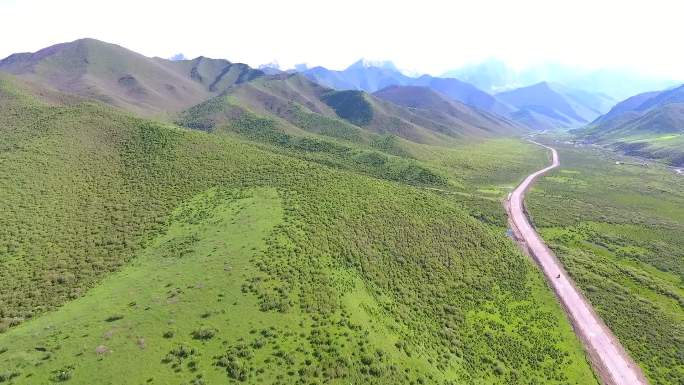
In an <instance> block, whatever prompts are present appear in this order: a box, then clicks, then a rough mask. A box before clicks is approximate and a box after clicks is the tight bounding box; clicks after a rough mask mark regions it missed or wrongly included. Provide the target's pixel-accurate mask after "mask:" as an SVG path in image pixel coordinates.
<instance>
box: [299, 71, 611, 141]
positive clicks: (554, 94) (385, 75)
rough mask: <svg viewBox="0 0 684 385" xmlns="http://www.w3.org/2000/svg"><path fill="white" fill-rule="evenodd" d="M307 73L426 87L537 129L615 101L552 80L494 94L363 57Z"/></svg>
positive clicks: (565, 124) (358, 82)
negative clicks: (343, 66) (342, 66)
mask: <svg viewBox="0 0 684 385" xmlns="http://www.w3.org/2000/svg"><path fill="white" fill-rule="evenodd" d="M495 72H496V71H493V73H495ZM302 74H303V75H304V76H306V77H308V78H310V79H311V80H313V81H315V82H317V83H319V84H323V85H326V86H328V87H331V88H335V89H340V90H346V89H356V90H364V91H367V92H371V93H372V92H376V91H380V90H382V89H383V88H386V87H391V86H420V87H427V88H430V89H432V90H433V91H436V92H438V93H440V94H442V95H444V96H446V97H448V98H449V99H451V100H452V101H456V102H460V103H463V104H466V105H468V106H471V107H474V108H477V109H479V110H482V111H485V112H488V113H493V114H497V115H500V116H503V117H506V118H507V119H510V120H513V121H516V122H517V123H519V124H522V125H526V126H528V127H530V128H532V129H535V130H546V129H557V128H576V127H579V126H581V125H584V124H586V123H589V122H590V121H592V120H594V119H595V118H596V117H598V116H599V115H601V114H602V113H605V112H607V111H608V109H609V108H610V107H612V106H613V105H614V103H615V101H614V99H612V98H611V97H609V96H607V95H604V94H600V93H592V92H588V91H583V90H578V89H573V88H570V87H566V86H562V85H560V84H549V83H547V82H541V83H538V84H534V85H531V86H529V87H522V88H518V89H513V90H510V91H507V92H503V93H499V94H495V95H491V94H489V93H487V92H485V91H482V90H481V89H479V88H477V87H476V86H474V85H472V84H470V83H467V82H464V81H462V80H459V79H456V78H450V77H444V78H440V77H433V76H430V75H422V76H420V77H410V76H406V75H404V74H403V73H401V72H400V71H399V70H398V69H397V68H396V66H394V65H393V64H391V63H389V62H383V63H381V64H380V65H379V66H376V64H373V63H372V62H367V61H364V60H359V61H357V62H356V63H354V64H352V65H351V66H350V67H348V68H347V69H345V70H342V71H333V70H328V69H326V68H323V67H315V68H312V69H307V70H305V71H303V72H302ZM492 76H494V75H492ZM413 89H414V90H417V88H413ZM405 92H407V91H406V90H405Z"/></svg>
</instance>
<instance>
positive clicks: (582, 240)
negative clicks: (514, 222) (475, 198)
mask: <svg viewBox="0 0 684 385" xmlns="http://www.w3.org/2000/svg"><path fill="white" fill-rule="evenodd" d="M557 148H558V150H559V155H560V158H561V168H560V169H557V170H555V171H553V172H551V173H550V174H549V175H548V176H546V177H543V178H541V179H540V180H539V182H538V183H537V184H536V185H535V186H534V187H533V188H532V190H531V192H530V193H529V195H528V197H527V207H528V209H529V211H530V213H531V216H532V218H533V221H534V223H535V225H536V226H537V228H538V229H540V232H541V235H542V237H543V238H544V240H546V242H547V243H548V244H549V245H550V246H551V248H552V249H553V250H554V251H555V252H556V254H557V255H558V257H559V258H560V259H561V261H562V262H563V265H564V266H565V267H566V269H567V270H568V272H569V273H570V275H571V276H572V277H573V278H574V279H575V281H576V282H577V283H578V285H579V286H580V288H581V289H582V290H583V291H584V293H585V295H586V296H587V297H588V298H589V300H590V301H591V303H592V305H593V306H594V307H595V308H596V310H597V311H598V313H599V315H600V316H601V317H602V318H603V320H604V321H605V322H606V324H607V325H608V326H609V327H610V328H611V329H612V330H613V332H614V333H615V334H616V335H617V336H618V338H619V339H620V341H621V342H622V343H623V345H624V346H625V348H627V350H628V351H629V352H630V354H631V355H632V357H633V358H634V359H635V360H636V361H637V362H638V363H639V364H640V365H641V366H642V368H643V369H644V371H645V373H646V375H647V377H648V378H649V380H650V382H651V384H654V385H675V384H681V383H682V381H684V284H683V280H684V263H682V261H683V259H684V251H683V250H684V237H683V236H682V234H684V177H682V176H680V175H676V174H675V173H674V172H673V170H671V169H668V168H666V167H664V166H661V165H658V164H656V163H653V162H649V163H650V164H649V165H648V166H643V165H642V164H643V162H644V161H643V160H640V159H634V158H629V157H624V156H620V155H617V154H613V153H610V152H607V151H605V150H602V149H599V148H593V147H582V148H574V147H571V146H567V145H559V146H558V147H557ZM616 162H620V164H616Z"/></svg>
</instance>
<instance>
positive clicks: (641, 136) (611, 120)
mask: <svg viewBox="0 0 684 385" xmlns="http://www.w3.org/2000/svg"><path fill="white" fill-rule="evenodd" d="M576 133H577V134H578V135H580V137H582V138H584V139H585V140H588V141H591V142H597V143H603V144H609V145H611V146H613V147H615V148H618V149H620V150H623V151H625V152H627V153H628V154H631V155H638V156H643V157H648V158H656V159H662V160H665V161H668V162H669V163H671V164H673V165H675V166H682V165H684V85H682V86H679V87H675V88H671V89H667V90H664V91H657V92H646V93H642V94H638V95H635V96H632V97H630V98H628V99H626V100H624V101H622V102H620V103H618V104H617V105H615V106H614V107H613V108H612V109H611V110H610V111H609V112H608V113H606V114H605V115H603V116H601V117H599V118H597V119H596V120H595V121H593V122H592V123H591V124H590V125H588V126H587V127H586V128H584V129H581V130H577V131H576Z"/></svg>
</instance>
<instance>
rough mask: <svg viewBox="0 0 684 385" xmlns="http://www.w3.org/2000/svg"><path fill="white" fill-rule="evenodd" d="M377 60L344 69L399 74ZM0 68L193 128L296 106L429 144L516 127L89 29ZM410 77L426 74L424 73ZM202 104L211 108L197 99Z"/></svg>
mask: <svg viewBox="0 0 684 385" xmlns="http://www.w3.org/2000/svg"><path fill="white" fill-rule="evenodd" d="M384 65H385V66H384V67H374V66H369V64H368V63H365V62H359V63H357V64H355V65H353V66H351V67H350V68H348V69H347V70H346V72H344V74H345V78H349V79H356V80H357V81H359V82H360V83H358V84H359V85H363V86H364V87H365V88H367V89H369V90H370V89H376V88H378V87H381V86H384V85H385V83H387V84H392V83H393V82H394V81H395V80H396V81H400V82H403V81H405V80H406V79H409V78H407V77H404V76H403V75H401V74H400V73H399V72H398V70H397V69H396V68H394V67H392V66H391V65H390V64H387V63H385V64H384ZM0 71H2V72H7V73H10V74H12V75H14V76H19V77H21V78H22V79H25V80H28V81H32V82H36V83H40V84H42V85H44V86H50V87H52V88H54V89H55V90H57V91H60V92H65V93H69V94H76V95H79V96H82V97H86V98H93V99H97V100H100V101H103V102H105V103H108V104H111V105H114V106H117V107H120V108H123V109H126V110H130V111H132V112H135V113H138V114H142V115H145V116H155V117H163V118H165V119H171V120H173V119H175V117H176V116H178V114H181V116H182V121H186V122H192V123H191V124H193V125H194V126H197V127H200V128H201V127H204V126H211V127H213V126H214V125H216V124H218V123H217V122H214V123H211V124H210V123H206V122H207V121H211V120H213V119H217V117H218V116H221V118H220V119H219V122H220V123H222V124H227V122H228V121H230V119H232V118H236V117H239V116H242V115H241V114H239V113H237V112H236V111H238V110H241V111H248V112H258V113H259V114H264V115H266V116H269V117H271V118H273V119H275V120H276V121H278V122H281V123H282V122H285V123H286V124H285V126H287V127H289V128H290V129H291V128H292V126H295V127H296V126H298V125H300V126H301V125H303V124H304V123H302V119H301V114H310V115H312V116H315V117H316V119H319V120H321V121H330V120H336V121H342V122H346V123H348V124H350V125H352V126H356V128H355V130H358V128H359V127H363V128H365V129H366V130H371V131H373V132H374V133H377V134H389V135H397V136H399V137H402V138H405V139H409V140H412V141H417V142H429V143H433V144H436V143H439V142H443V141H451V140H456V139H460V140H463V139H468V138H477V137H487V136H492V135H516V134H519V133H520V132H522V130H524V128H523V127H522V126H521V125H519V124H514V123H512V122H511V121H509V120H508V119H505V118H502V117H499V116H496V115H493V114H489V113H487V112H486V111H481V110H479V109H477V108H474V107H472V106H468V105H465V104H461V105H459V107H458V108H459V109H460V110H461V111H462V112H463V113H462V114H460V115H458V116H457V115H453V114H452V115H448V114H443V113H437V112H434V111H432V110H429V109H422V110H410V109H408V108H405V107H403V106H400V105H396V104H392V103H388V102H386V101H384V100H382V99H379V98H376V97H374V96H373V95H371V94H370V93H367V92H365V91H359V92H335V91H334V90H332V89H329V88H326V87H323V86H321V85H319V84H318V83H314V82H313V81H311V80H309V79H308V78H307V77H304V76H302V75H299V74H296V73H295V74H292V73H285V72H280V73H276V72H270V73H273V75H268V74H267V73H265V72H264V71H261V70H257V69H252V68H250V67H249V66H247V65H246V64H241V63H232V62H230V61H227V60H223V59H211V58H206V57H202V56H200V57H197V58H195V59H190V60H189V59H181V58H176V59H174V60H167V59H162V58H148V57H145V56H143V55H140V54H138V53H135V52H133V51H130V50H127V49H125V48H123V47H120V46H117V45H114V44H109V43H104V42H100V41H97V40H93V39H82V40H77V41H74V42H71V43H64V44H58V45H55V46H52V47H48V48H45V49H43V50H40V51H38V52H35V53H22V54H15V55H11V56H9V57H8V58H6V59H3V60H2V61H0ZM381 74H388V75H387V76H390V75H391V76H394V78H393V79H395V80H386V81H385V80H382V79H383V78H382V75H381ZM419 80H420V81H421V82H426V84H429V83H430V79H426V78H421V79H419ZM321 83H323V85H326V83H325V82H321ZM438 83H439V85H440V86H439V87H440V89H443V90H445V92H448V93H449V94H450V95H454V94H455V93H457V92H459V91H458V90H465V92H462V94H464V95H462V96H463V97H464V98H468V100H470V101H472V102H473V103H474V104H478V105H488V106H489V107H491V108H492V109H496V108H497V102H496V100H494V98H493V97H491V96H489V95H487V94H485V93H484V92H481V91H479V90H477V89H475V88H474V87H471V86H469V85H467V84H462V83H460V82H458V81H455V80H449V81H446V82H438ZM371 85H372V86H371ZM337 86H339V84H337ZM340 88H344V87H340ZM219 101H223V102H219ZM222 103H223V104H222ZM454 103H457V102H454ZM209 105H211V106H212V107H213V109H212V110H211V111H208V110H206V109H205V110H203V109H202V108H205V107H207V106H209ZM219 110H220V111H221V112H219ZM227 110H230V112H227ZM295 110H296V112H297V113H294V112H293V111H295ZM184 111H185V113H183V112H184ZM189 116H192V118H189ZM200 121H202V122H205V123H198V122H200ZM304 125H306V124H304ZM285 126H284V127H285ZM300 128H301V127H300ZM307 129H308V128H305V131H306V130H307ZM290 131H292V130H290Z"/></svg>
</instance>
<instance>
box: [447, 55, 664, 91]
mask: <svg viewBox="0 0 684 385" xmlns="http://www.w3.org/2000/svg"><path fill="white" fill-rule="evenodd" d="M442 76H443V77H455V78H458V79H461V80H463V81H465V82H468V83H471V84H473V85H475V86H476V87H478V88H480V89H482V90H485V91H487V92H492V93H499V92H504V91H508V90H511V89H514V88H520V87H527V86H531V85H533V84H537V83H540V82H550V83H554V84H559V85H563V86H566V87H571V88H575V89H582V90H586V91H588V92H591V93H597V94H605V95H608V96H610V97H611V98H615V99H624V98H627V97H629V96H632V95H635V94H637V93H641V92H644V91H650V90H656V89H663V88H667V87H670V86H673V85H675V84H677V82H676V80H673V79H667V78H664V77H657V76H648V75H642V74H637V73H635V72H632V71H628V70H616V69H597V70H583V69H581V68H576V67H569V66H565V65H561V64H555V63H547V64H542V65H534V66H530V67H528V68H524V69H514V68H511V67H510V66H508V65H507V64H506V63H504V62H502V61H500V60H496V59H489V60H485V61H483V62H480V63H474V64H468V65H465V66H463V67H461V68H457V69H454V70H451V71H447V72H445V73H444V74H443V75H442Z"/></svg>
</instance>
